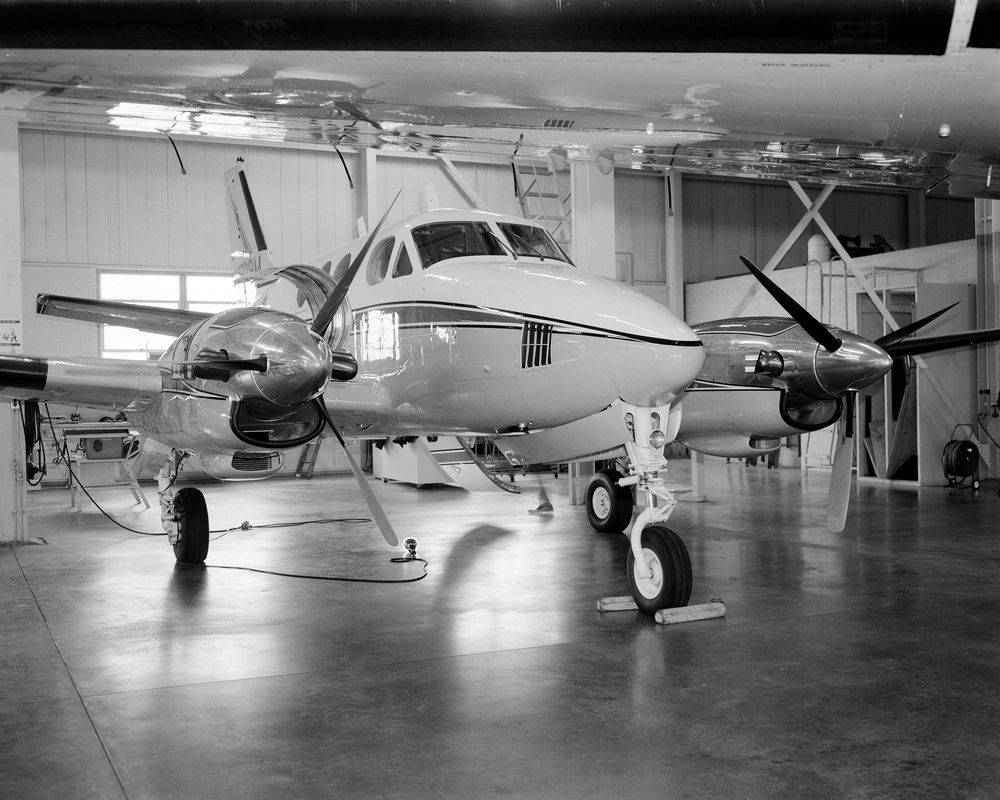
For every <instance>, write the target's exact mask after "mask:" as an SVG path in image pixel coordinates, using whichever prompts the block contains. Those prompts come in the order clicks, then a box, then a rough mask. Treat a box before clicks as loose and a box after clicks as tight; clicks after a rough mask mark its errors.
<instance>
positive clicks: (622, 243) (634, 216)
mask: <svg viewBox="0 0 1000 800" xmlns="http://www.w3.org/2000/svg"><path fill="white" fill-rule="evenodd" d="M666 213H667V210H666V187H665V185H664V178H663V176H662V175H652V174H646V173H633V172H617V173H615V252H617V253H628V254H631V256H632V268H633V278H634V280H635V282H636V283H644V282H645V283H663V282H664V281H665V280H666V263H667V262H666V254H665V252H664V248H665V246H666Z"/></svg>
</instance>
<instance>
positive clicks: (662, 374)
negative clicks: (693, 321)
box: [608, 300, 705, 406]
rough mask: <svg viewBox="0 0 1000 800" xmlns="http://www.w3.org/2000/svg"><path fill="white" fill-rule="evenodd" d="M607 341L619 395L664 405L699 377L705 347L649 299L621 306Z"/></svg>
mask: <svg viewBox="0 0 1000 800" xmlns="http://www.w3.org/2000/svg"><path fill="white" fill-rule="evenodd" d="M613 328H614V330H615V331H616V332H617V333H618V335H617V336H613V337H611V338H610V339H609V341H608V375H609V376H610V378H611V381H612V383H613V384H614V386H615V388H616V389H617V390H618V392H619V395H620V396H621V398H622V400H624V401H625V402H627V403H633V404H635V405H639V406H663V405H667V404H668V403H670V402H671V401H672V400H673V399H674V398H676V397H677V396H678V395H680V394H681V393H682V392H683V391H684V390H685V389H687V387H688V386H690V385H691V382H692V381H693V380H694V379H695V378H696V377H698V373H699V372H700V371H701V368H702V365H703V364H704V362H705V349H704V347H703V346H702V343H701V340H700V339H699V338H698V337H697V336H695V334H694V331H692V330H691V328H690V327H688V325H687V324H686V323H685V322H684V321H683V320H682V319H681V318H680V317H678V316H677V315H676V314H674V313H673V312H672V311H671V310H670V309H668V308H666V307H665V306H662V305H660V304H659V303H656V302H654V301H652V300H650V301H648V302H643V303H636V304H634V305H632V306H630V307H629V308H626V309H625V310H624V311H623V312H622V313H621V314H619V315H618V318H617V319H616V320H615V323H614V326H613Z"/></svg>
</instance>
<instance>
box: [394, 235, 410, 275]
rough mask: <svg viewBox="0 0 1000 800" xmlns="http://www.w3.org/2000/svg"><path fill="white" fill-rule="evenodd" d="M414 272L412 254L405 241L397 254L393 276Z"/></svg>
mask: <svg viewBox="0 0 1000 800" xmlns="http://www.w3.org/2000/svg"><path fill="white" fill-rule="evenodd" d="M412 272H413V264H411V263H410V254H409V252H408V249H407V247H406V243H405V242H404V243H403V244H402V245H401V246H400V248H399V255H398V256H396V266H394V267H393V268H392V277H394V278H398V277H399V276H400V275H409V274H410V273H412Z"/></svg>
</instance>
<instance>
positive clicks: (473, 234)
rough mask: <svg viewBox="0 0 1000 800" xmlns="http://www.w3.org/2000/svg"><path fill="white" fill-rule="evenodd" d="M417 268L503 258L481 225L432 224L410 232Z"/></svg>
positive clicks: (498, 248)
mask: <svg viewBox="0 0 1000 800" xmlns="http://www.w3.org/2000/svg"><path fill="white" fill-rule="evenodd" d="M413 243H414V244H415V245H416V246H417V253H418V254H419V255H420V266H421V267H422V268H423V269H427V268H428V267H429V266H430V265H431V264H436V263H437V262H438V261H445V260H446V259H449V258H462V257H464V256H502V255H503V253H504V251H503V248H502V247H501V246H500V243H499V242H498V241H497V239H496V236H494V235H493V233H492V232H491V231H490V229H489V226H488V225H487V224H486V223H484V222H432V223H430V224H428V225H421V226H420V227H419V228H414V229H413Z"/></svg>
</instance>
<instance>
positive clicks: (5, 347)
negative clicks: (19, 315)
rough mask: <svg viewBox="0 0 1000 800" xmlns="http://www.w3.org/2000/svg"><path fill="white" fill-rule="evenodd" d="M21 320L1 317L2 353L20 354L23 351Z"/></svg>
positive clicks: (0, 349) (0, 337)
mask: <svg viewBox="0 0 1000 800" xmlns="http://www.w3.org/2000/svg"><path fill="white" fill-rule="evenodd" d="M22 340H23V336H22V334H21V320H19V319H0V355H5V356H10V355H18V354H20V352H21V342H22Z"/></svg>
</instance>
